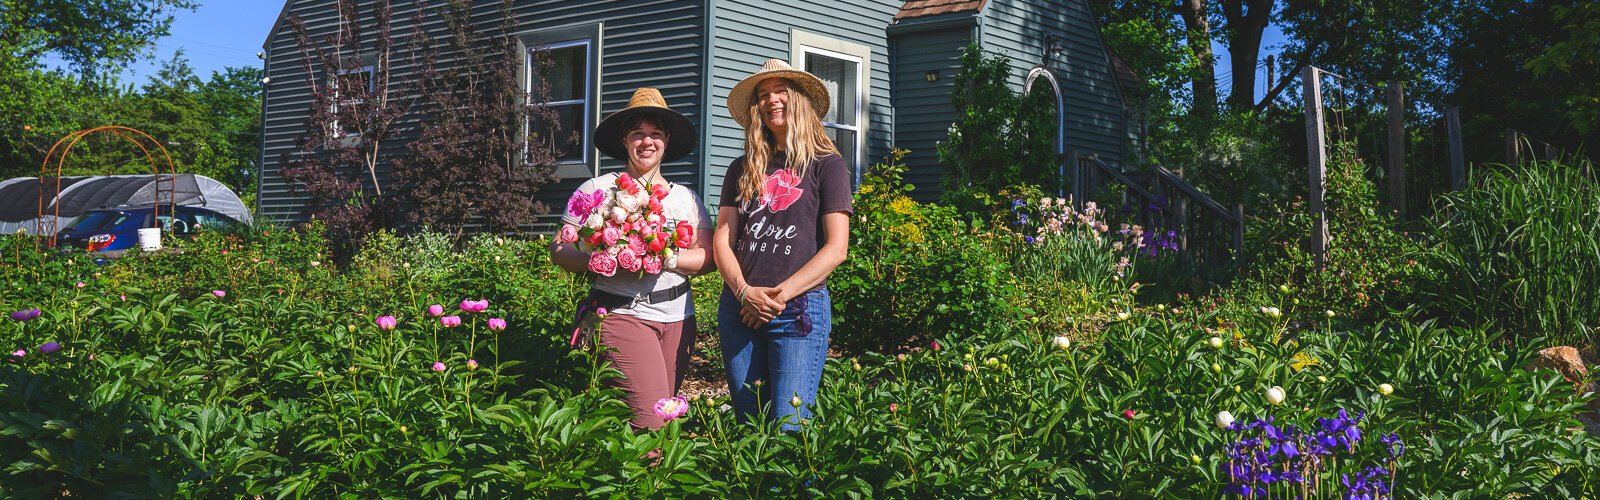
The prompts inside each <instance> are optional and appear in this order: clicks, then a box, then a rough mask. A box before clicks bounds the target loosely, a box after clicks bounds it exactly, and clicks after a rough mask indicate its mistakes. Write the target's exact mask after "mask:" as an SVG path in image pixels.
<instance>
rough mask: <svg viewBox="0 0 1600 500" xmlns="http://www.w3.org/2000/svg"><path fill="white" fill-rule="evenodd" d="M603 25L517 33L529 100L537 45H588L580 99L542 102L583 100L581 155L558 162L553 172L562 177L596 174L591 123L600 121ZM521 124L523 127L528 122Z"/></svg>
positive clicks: (547, 47)
mask: <svg viewBox="0 0 1600 500" xmlns="http://www.w3.org/2000/svg"><path fill="white" fill-rule="evenodd" d="M603 28H604V26H603V25H602V24H601V23H594V24H587V25H579V26H568V27H564V28H554V29H547V30H539V31H532V32H527V33H521V34H519V35H517V41H518V43H519V45H520V47H519V48H520V49H521V50H520V53H521V54H522V64H523V66H524V67H523V68H522V88H523V89H524V90H527V91H530V97H529V98H530V99H531V98H532V96H531V91H532V89H533V72H534V67H533V52H534V51H535V50H537V49H540V48H543V49H545V50H554V49H561V48H570V47H576V46H586V47H588V50H587V51H585V61H584V62H585V70H584V81H583V89H582V90H583V91H582V94H583V98H582V99H568V100H565V101H554V102H549V103H546V104H545V105H547V106H557V105H571V104H575V103H578V102H580V101H581V102H582V103H583V110H582V111H581V114H582V116H583V129H582V130H577V131H576V132H578V133H579V134H580V135H581V136H582V137H583V140H582V144H580V145H578V146H577V147H578V148H579V150H580V155H579V158H578V159H569V160H563V161H560V162H557V166H556V175H558V176H560V177H563V178H579V177H593V176H595V175H599V170H600V169H599V166H600V162H599V155H597V154H595V152H594V138H593V137H592V136H593V135H594V125H595V124H596V123H599V120H600V117H599V116H598V113H599V109H600V103H599V100H600V69H601V64H600V57H601V41H600V35H601V33H603V32H604V29H603ZM524 126H525V127H526V126H527V125H524ZM568 132H571V131H568Z"/></svg>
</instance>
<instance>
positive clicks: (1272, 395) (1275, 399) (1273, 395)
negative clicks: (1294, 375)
mask: <svg viewBox="0 0 1600 500" xmlns="http://www.w3.org/2000/svg"><path fill="white" fill-rule="evenodd" d="M1287 397H1288V395H1286V394H1284V392H1283V388H1282V387H1279V386H1276V385H1275V386H1272V387H1270V388H1267V402H1268V403H1272V404H1273V405H1274V406H1276V405H1281V404H1283V400H1284V399H1285V398H1287Z"/></svg>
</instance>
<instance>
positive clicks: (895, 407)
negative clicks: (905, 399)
mask: <svg viewBox="0 0 1600 500" xmlns="http://www.w3.org/2000/svg"><path fill="white" fill-rule="evenodd" d="M897 411H900V405H897V404H894V403H889V412H890V413H894V412H897Z"/></svg>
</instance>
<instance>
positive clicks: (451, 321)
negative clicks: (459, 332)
mask: <svg viewBox="0 0 1600 500" xmlns="http://www.w3.org/2000/svg"><path fill="white" fill-rule="evenodd" d="M439 325H441V326H443V327H445V328H455V327H458V326H461V317H460V316H445V317H443V318H439Z"/></svg>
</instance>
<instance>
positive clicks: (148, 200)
mask: <svg viewBox="0 0 1600 500" xmlns="http://www.w3.org/2000/svg"><path fill="white" fill-rule="evenodd" d="M58 180H59V182H60V187H61V191H60V192H59V194H57V195H56V196H50V195H49V193H54V192H56V183H57V181H58ZM158 180H159V182H161V183H162V184H167V183H171V184H170V186H171V189H170V190H169V191H170V192H166V191H168V190H163V191H158V190H157V181H158ZM41 186H42V187H43V190H44V191H45V192H46V196H45V199H44V203H45V206H44V216H43V217H41V216H40V215H39V191H40V188H41ZM162 187H163V188H166V187H167V186H162ZM158 196H159V197H160V198H161V199H159V200H157V197H158ZM158 201H159V202H160V203H161V205H163V206H167V205H169V204H174V203H175V204H177V205H182V206H191V207H203V208H208V209H211V210H215V211H217V212H219V213H221V214H223V215H227V216H229V217H233V218H234V219H237V220H239V221H240V222H244V223H246V224H249V223H250V220H251V217H250V208H249V207H246V206H245V205H244V202H243V201H241V200H239V196H238V195H237V194H234V192H233V190H232V189H228V186H227V185H225V184H223V183H221V182H217V180H216V179H212V178H210V177H206V176H204V175H197V174H178V175H176V176H173V175H166V174H162V175H101V176H81V177H60V178H56V177H45V178H44V181H43V182H42V183H41V182H40V179H39V178H38V177H18V178H15V179H7V180H4V181H0V234H12V233H16V232H17V231H18V230H22V229H26V230H27V231H29V232H39V231H40V230H41V229H42V230H49V229H50V228H51V226H52V224H51V221H52V220H54V219H55V218H56V215H57V209H59V210H60V212H59V214H60V217H61V220H60V221H57V223H56V224H53V226H54V227H55V229H56V230H60V229H61V228H64V227H66V226H67V225H69V224H71V223H72V221H74V220H77V218H78V216H80V215H83V213H84V212H87V211H90V210H95V209H100V208H138V207H147V206H151V205H153V204H155V203H156V202H158Z"/></svg>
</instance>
